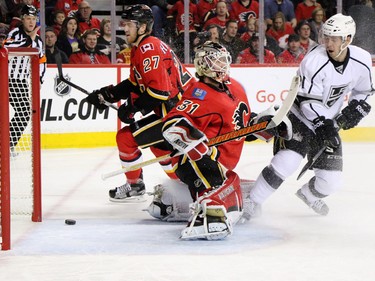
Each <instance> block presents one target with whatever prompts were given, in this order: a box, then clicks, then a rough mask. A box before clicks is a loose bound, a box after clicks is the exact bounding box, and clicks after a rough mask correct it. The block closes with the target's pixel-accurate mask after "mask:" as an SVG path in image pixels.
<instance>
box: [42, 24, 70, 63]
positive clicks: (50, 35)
mask: <svg viewBox="0 0 375 281" xmlns="http://www.w3.org/2000/svg"><path fill="white" fill-rule="evenodd" d="M56 42H57V34H56V32H55V29H54V28H52V27H47V28H46V31H45V45H46V57H47V63H56V60H55V56H56V55H57V54H58V53H60V56H61V62H62V63H69V59H68V56H67V55H66V54H65V53H64V52H63V51H61V50H59V48H58V47H57V46H56Z"/></svg>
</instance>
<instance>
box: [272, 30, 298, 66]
mask: <svg viewBox="0 0 375 281" xmlns="http://www.w3.org/2000/svg"><path fill="white" fill-rule="evenodd" d="M304 57H305V49H304V48H302V47H301V43H300V37H299V35H298V34H291V35H289V37H288V46H287V48H286V50H284V51H283V52H282V53H281V54H279V55H278V56H277V57H276V61H277V62H278V63H300V62H301V61H302V59H303V58H304Z"/></svg>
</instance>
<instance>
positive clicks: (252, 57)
mask: <svg viewBox="0 0 375 281" xmlns="http://www.w3.org/2000/svg"><path fill="white" fill-rule="evenodd" d="M93 2H94V1H93ZM125 2H126V3H125V4H129V5H130V4H146V5H148V6H149V7H150V8H151V9H152V11H153V15H154V27H153V34H152V35H154V36H156V37H158V38H160V39H161V40H163V41H164V42H166V43H168V44H169V45H170V46H171V47H172V49H173V50H174V51H175V53H176V54H177V56H178V57H179V58H180V59H181V60H182V61H184V52H185V48H184V37H185V36H184V33H185V26H184V19H185V18H186V17H185V15H184V1H182V0H158V1H154V0H149V1H125ZM133 2H134V3H133ZM24 5H33V6H35V7H36V8H37V9H38V10H39V9H40V1H39V0H4V1H2V2H1V4H0V42H2V41H4V40H6V38H7V34H8V33H9V32H10V31H11V30H12V29H14V28H16V27H18V26H19V25H20V24H21V20H20V11H21V10H22V7H23V6H24ZM356 5H362V6H366V8H368V9H371V10H372V11H373V7H372V5H373V1H371V0H348V1H345V0H344V1H343V13H344V14H345V13H346V14H347V13H348V11H349V9H350V8H351V7H352V6H356ZM92 6H93V5H92V3H91V1H82V0H45V19H46V29H45V38H44V42H45V46H46V56H47V62H48V63H55V61H54V55H55V54H56V53H57V52H59V53H61V54H62V59H63V63H92V64H109V63H111V62H112V61H116V63H125V64H129V62H130V50H131V46H130V45H129V44H126V42H125V40H124V39H123V38H121V35H116V36H115V38H116V42H115V44H116V45H115V46H116V47H115V49H116V59H115V60H112V58H111V54H112V51H111V46H112V35H111V33H112V31H111V21H110V19H108V18H105V17H104V18H101V17H96V16H93V8H92ZM335 13H336V1H325V0H265V1H264V19H265V25H264V26H265V34H264V38H265V40H264V48H263V49H264V63H299V62H301V60H302V59H303V58H304V55H305V54H306V52H308V51H309V50H310V49H311V48H313V47H314V46H316V45H317V44H318V35H319V31H320V29H321V27H322V24H323V23H324V21H325V20H326V19H327V18H329V17H330V16H331V15H333V14H335ZM94 14H95V13H94ZM258 18H259V1H256V0H192V1H190V4H189V16H188V19H189V30H188V31H189V40H190V58H191V59H192V58H193V57H194V49H195V47H196V46H198V45H199V44H201V43H202V42H204V41H206V40H211V41H213V42H218V43H220V44H222V45H223V46H225V47H226V48H227V49H228V51H229V52H230V54H231V56H232V62H233V63H259V49H262V48H260V46H259V20H258ZM119 25H120V27H119V28H121V20H120V22H119ZM368 51H370V52H371V50H368ZM88 54H91V55H88Z"/></svg>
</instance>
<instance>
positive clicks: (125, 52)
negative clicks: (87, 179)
mask: <svg viewBox="0 0 375 281" xmlns="http://www.w3.org/2000/svg"><path fill="white" fill-rule="evenodd" d="M131 50H132V47H131V45H127V44H125V48H124V49H122V50H121V51H120V52H119V53H118V55H117V57H116V62H117V63H124V64H130V54H131Z"/></svg>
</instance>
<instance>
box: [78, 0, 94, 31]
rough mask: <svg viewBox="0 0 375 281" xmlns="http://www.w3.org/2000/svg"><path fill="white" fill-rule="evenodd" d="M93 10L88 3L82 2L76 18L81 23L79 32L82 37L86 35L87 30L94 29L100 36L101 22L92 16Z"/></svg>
mask: <svg viewBox="0 0 375 281" xmlns="http://www.w3.org/2000/svg"><path fill="white" fill-rule="evenodd" d="M91 14H92V9H91V6H90V4H89V2H87V1H82V2H81V3H80V4H79V5H78V12H77V13H76V17H77V18H78V22H79V30H80V31H81V35H82V34H84V33H85V31H86V30H89V29H93V30H95V31H96V32H97V35H98V36H99V35H100V20H99V19H98V18H96V17H93V16H92V15H91Z"/></svg>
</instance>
